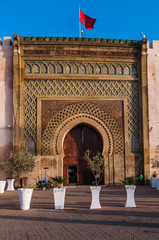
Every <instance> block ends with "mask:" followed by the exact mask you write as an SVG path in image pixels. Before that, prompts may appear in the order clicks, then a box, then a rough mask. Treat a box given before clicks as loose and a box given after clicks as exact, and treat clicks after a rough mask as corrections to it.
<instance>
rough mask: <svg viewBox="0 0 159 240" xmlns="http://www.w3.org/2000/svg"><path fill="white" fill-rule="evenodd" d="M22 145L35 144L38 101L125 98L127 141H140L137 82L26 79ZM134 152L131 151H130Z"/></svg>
mask: <svg viewBox="0 0 159 240" xmlns="http://www.w3.org/2000/svg"><path fill="white" fill-rule="evenodd" d="M23 96H24V99H23V100H24V105H23V106H24V123H23V124H24V126H23V127H24V141H26V139H28V137H30V136H31V137H32V138H33V140H34V141H35V142H36V124H37V110H36V104H37V102H36V101H37V97H40V96H47V97H54V96H55V97H58V96H60V97H61V96H64V97H66V96H71V97H80V96H86V97H87V96H90V97H91V96H92V97H99V96H100V97H102V96H103V97H127V114H128V138H129V139H130V138H131V137H132V136H135V137H136V138H138V139H139V97H138V81H136V80H134V81H126V80H121V81H120V80H118V81H117V80H114V81H109V80H91V81H87V80H68V79H67V80H53V79H50V80H49V79H47V80H44V79H38V80H37V79H27V80H25V84H24V94H23ZM131 150H132V152H133V149H131Z"/></svg>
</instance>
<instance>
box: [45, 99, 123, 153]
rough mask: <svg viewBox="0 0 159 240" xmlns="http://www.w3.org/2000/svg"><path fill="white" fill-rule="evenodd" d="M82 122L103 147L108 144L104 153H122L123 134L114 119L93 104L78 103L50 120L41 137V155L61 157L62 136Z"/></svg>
mask: <svg viewBox="0 0 159 240" xmlns="http://www.w3.org/2000/svg"><path fill="white" fill-rule="evenodd" d="M82 122H83V123H86V124H88V125H90V126H92V127H93V128H95V129H96V130H97V131H98V132H99V134H100V135H101V137H102V139H103V146H106V144H107V143H108V145H109V147H107V148H106V147H104V150H103V152H104V153H109V154H110V153H112V152H113V153H114V154H120V153H123V150H124V139H123V133H122V130H121V129H120V127H119V125H118V123H117V122H116V121H115V119H114V118H113V117H112V116H111V115H110V114H108V113H106V112H105V111H103V110H102V109H101V108H99V107H97V106H95V105H94V104H91V103H81V102H80V103H75V104H72V105H69V106H67V107H66V108H64V109H62V110H61V111H59V112H58V113H57V114H56V115H55V116H53V117H52V118H51V120H50V121H49V123H48V124H47V127H46V129H45V131H44V133H43V136H42V155H45V156H50V155H59V154H60V155H61V154H62V152H63V150H62V141H63V139H64V136H65V135H66V134H67V132H68V131H69V130H70V129H71V128H72V127H74V126H76V125H77V124H80V123H82Z"/></svg>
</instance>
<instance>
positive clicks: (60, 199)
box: [53, 188, 66, 209]
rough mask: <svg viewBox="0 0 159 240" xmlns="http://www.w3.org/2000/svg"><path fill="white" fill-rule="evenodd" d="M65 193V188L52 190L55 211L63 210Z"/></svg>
mask: <svg viewBox="0 0 159 240" xmlns="http://www.w3.org/2000/svg"><path fill="white" fill-rule="evenodd" d="M65 193H66V188H54V189H53V194H54V204H55V209H63V208H64V203H65Z"/></svg>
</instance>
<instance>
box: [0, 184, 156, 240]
mask: <svg viewBox="0 0 159 240" xmlns="http://www.w3.org/2000/svg"><path fill="white" fill-rule="evenodd" d="M135 195H136V198H135V199H136V205H137V207H136V208H125V207H124V204H125V197H126V193H125V189H124V186H114V187H111V188H110V187H102V190H101V195H100V196H101V198H100V199H101V205H102V209H101V210H90V209H89V207H90V202H91V194H90V190H89V187H88V186H84V187H77V188H67V190H66V202H65V209H64V210H55V209H54V204H53V193H52V189H50V190H49V191H48V190H45V191H41V190H34V192H33V197H32V201H31V209H30V210H28V211H22V210H20V208H19V207H20V205H19V198H18V192H17V190H16V191H14V192H5V193H4V194H1V195H0V240H12V239H15V240H26V239H37V240H41V239H42V240H43V239H44V240H48V239H53V240H65V239H66V240H69V239H70V240H74V239H75V240H78V239H79V240H80V239H81V240H86V239H91V240H94V239H99V240H103V239H105V240H109V239H111V240H127V239H128V240H132V239H133V240H136V239H137V240H138V239H140V240H143V239H144V240H147V239H148V240H153V239H155V240H158V239H159V191H157V190H156V189H151V188H150V187H148V186H137V189H136V194H135Z"/></svg>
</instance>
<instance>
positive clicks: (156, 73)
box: [148, 41, 159, 175]
mask: <svg viewBox="0 0 159 240" xmlns="http://www.w3.org/2000/svg"><path fill="white" fill-rule="evenodd" d="M148 95H149V135H150V148H149V149H150V160H151V167H150V171H151V175H152V173H153V172H154V171H156V172H157V173H158V175H159V169H157V168H152V161H154V160H159V103H158V96H159V41H152V43H151V47H150V48H148Z"/></svg>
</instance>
